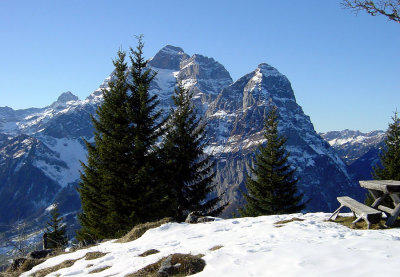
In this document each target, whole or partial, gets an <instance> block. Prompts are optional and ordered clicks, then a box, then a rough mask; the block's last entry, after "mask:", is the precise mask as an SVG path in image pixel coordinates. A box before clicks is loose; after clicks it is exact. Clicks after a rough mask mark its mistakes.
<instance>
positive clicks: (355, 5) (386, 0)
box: [342, 0, 400, 23]
mask: <svg viewBox="0 0 400 277" xmlns="http://www.w3.org/2000/svg"><path fill="white" fill-rule="evenodd" d="M342 5H343V6H344V7H345V8H347V9H352V10H354V11H355V12H359V11H366V12H367V13H369V14H370V15H372V16H376V15H384V16H386V17H387V18H388V19H389V20H392V21H395V22H397V23H400V0H380V1H372V0H343V2H342Z"/></svg>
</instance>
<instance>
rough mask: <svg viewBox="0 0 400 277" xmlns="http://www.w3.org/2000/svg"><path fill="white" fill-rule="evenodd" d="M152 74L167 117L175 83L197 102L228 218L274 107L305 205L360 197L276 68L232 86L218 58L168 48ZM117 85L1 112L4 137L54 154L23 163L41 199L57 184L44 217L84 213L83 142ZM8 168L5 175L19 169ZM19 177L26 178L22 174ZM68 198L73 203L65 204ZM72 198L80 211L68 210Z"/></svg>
mask: <svg viewBox="0 0 400 277" xmlns="http://www.w3.org/2000/svg"><path fill="white" fill-rule="evenodd" d="M156 66H159V67H156ZM149 68H150V69H152V70H154V71H156V72H157V76H156V78H155V79H154V81H153V83H152V84H151V86H150V93H151V94H157V95H158V96H159V100H160V108H162V109H163V110H164V112H168V111H169V108H170V107H171V104H172V100H171V95H172V93H173V90H174V88H175V86H176V82H177V80H180V81H181V82H182V84H183V85H184V87H185V88H186V89H188V90H189V91H190V92H191V93H192V94H193V96H194V97H193V103H194V105H195V107H196V109H197V112H198V114H199V116H203V117H204V120H205V121H206V122H207V133H208V135H209V138H210V144H209V147H208V148H207V151H208V152H209V153H211V154H213V155H214V156H215V160H216V165H215V169H216V183H217V191H216V192H215V193H219V194H221V193H223V192H226V193H225V195H224V198H225V199H224V200H225V201H228V202H230V203H231V204H232V205H231V209H230V210H228V212H226V213H225V216H230V213H231V212H233V211H234V210H235V208H236V207H237V206H239V205H241V203H242V201H243V198H242V196H241V194H240V190H239V189H244V180H245V176H246V172H250V171H249V167H250V166H251V164H252V159H253V157H254V152H255V151H256V148H257V146H258V145H259V144H260V143H263V136H262V134H263V120H264V118H265V115H266V113H267V112H268V110H269V107H270V106H272V105H275V106H277V107H278V114H279V119H280V122H281V124H280V127H279V130H280V131H281V132H282V133H283V134H284V135H286V136H287V137H288V145H287V149H288V151H289V152H290V153H291V160H290V161H291V162H292V163H293V166H294V167H297V168H298V175H297V177H299V179H300V181H299V190H300V191H302V192H304V193H305V195H306V200H310V202H309V203H310V204H309V209H308V210H310V211H320V210H323V211H328V210H332V209H333V206H335V205H336V196H338V194H341V193H346V194H349V195H352V196H354V197H355V198H357V197H361V196H360V195H361V193H360V190H359V187H358V185H357V184H356V182H355V180H354V179H353V178H352V174H351V172H350V169H349V168H348V167H347V165H346V164H344V163H343V161H342V160H341V159H340V158H339V156H337V155H336V153H335V152H334V150H333V149H332V148H331V147H330V146H329V145H328V143H326V142H325V141H324V140H323V139H322V138H321V137H320V136H319V135H318V134H317V133H316V132H315V130H314V127H313V124H312V122H311V120H310V118H309V116H307V115H305V114H304V112H303V110H302V108H301V107H300V106H299V105H298V104H297V103H296V98H295V94H294V92H293V89H292V87H291V84H290V81H289V80H288V78H287V77H286V76H285V75H283V74H281V73H280V72H279V71H278V70H277V69H276V68H274V67H273V66H270V65H268V64H266V63H261V64H259V65H258V66H257V67H256V68H255V69H254V70H253V71H252V72H250V73H248V74H246V75H245V76H243V77H241V78H239V79H238V80H236V81H235V82H234V81H233V80H232V78H231V76H230V74H229V72H228V71H227V70H226V69H225V68H224V66H223V65H222V64H220V63H218V62H217V61H215V60H214V59H213V58H208V57H206V56H203V55H200V54H194V55H192V56H190V55H188V54H186V53H185V52H184V51H183V50H182V48H179V47H175V46H170V45H169V46H165V47H164V48H162V49H161V50H160V51H159V52H158V53H156V55H155V56H154V57H153V58H152V59H150V61H149ZM112 78H113V74H112V73H111V74H110V76H108V77H106V78H105V80H104V82H103V83H102V84H100V86H99V88H98V89H96V90H95V91H94V92H92V93H91V94H90V95H88V97H86V98H85V99H84V100H79V99H77V98H76V96H75V97H74V96H73V94H72V93H68V92H67V93H66V94H62V95H60V97H59V100H60V102H58V104H57V105H56V106H54V107H51V105H50V106H47V107H46V108H42V110H40V109H33V110H29V113H28V112H25V117H23V116H20V117H19V121H18V120H16V119H17V118H15V117H14V118H13V117H11V116H10V117H8V118H7V113H6V112H4V113H2V109H1V108H0V134H1V133H3V135H1V136H6V137H7V136H8V137H13V136H14V137H15V136H18V135H21V134H24V135H26V136H28V137H29V138H31V139H34V140H38V141H39V142H40V143H42V144H43V145H44V146H46V148H47V149H48V150H46V151H45V152H46V153H45V154H43V155H44V156H51V157H52V158H53V162H52V164H49V163H47V162H36V163H35V162H32V163H29V162H27V161H25V160H24V162H25V163H26V165H27V166H28V167H29V168H30V169H31V170H34V171H35V172H36V171H37V174H36V175H34V176H32V177H35V178H38V179H37V180H36V181H35V182H36V183H38V186H39V187H38V189H37V190H38V191H40V189H39V188H40V185H39V183H40V178H47V179H48V180H51V181H49V182H50V183H53V182H54V185H53V186H52V188H49V189H47V192H49V193H48V194H46V192H43V193H42V194H41V197H43V198H46V199H48V200H47V202H46V204H43V205H42V207H41V208H40V209H45V208H46V205H50V204H51V203H52V202H53V201H54V200H55V199H58V201H60V202H62V204H61V205H60V211H61V212H63V213H66V212H68V213H75V214H76V213H77V212H78V211H79V203H78V202H79V197H78V195H77V192H76V191H75V192H74V189H75V187H76V185H77V183H78V182H79V167H80V163H79V161H82V162H85V155H86V151H85V149H84V144H83V142H82V138H85V139H87V140H89V141H91V140H92V138H93V126H92V125H91V121H90V116H91V115H95V111H96V109H97V107H98V106H99V105H100V104H101V102H102V90H104V89H107V84H108V82H109V81H110V80H112ZM54 103H57V101H56V102H54ZM39 110H40V111H41V112H39ZM1 136H0V143H1V144H0V161H1V160H2V159H1V151H2V149H5V147H7V144H8V140H2V139H1ZM22 142H23V141H18V143H17V144H18V145H17V146H18V147H19V148H20V149H23V145H22ZM39 156H40V155H34V158H33V159H34V160H35V159H36V160H37V161H39V160H40V157H39ZM21 157H22V156H21ZM3 160H4V163H5V164H4V168H7V166H8V165H9V164H12V163H13V162H14V161H13V160H7V162H6V159H3ZM72 172H75V173H72ZM0 173H1V172H0ZM6 173H7V172H2V174H4V175H5V174H6ZM15 174H16V175H15V176H17V177H18V176H20V175H18V174H19V173H18V172H16V173H15ZM43 176H46V177H43ZM63 176H69V177H68V178H67V177H63ZM59 182H63V183H62V184H60V183H59ZM11 187H12V186H11V184H10V182H9V180H7V178H6V179H4V180H3V182H1V183H0V197H1V193H2V188H3V190H4V188H11ZM11 191H12V189H11ZM38 194H40V193H38ZM64 194H65V195H68V197H69V198H68V199H69V200H68V199H64V200H63V195H64ZM71 197H72V198H73V199H74V200H73V201H72V203H75V204H74V205H75V206H74V205H72V204H70V203H68V201H70V199H71ZM49 199H50V200H49ZM67 200H68V201H67ZM27 202H29V201H27ZM32 207H33V206H32ZM64 207H65V208H64ZM40 209H39V208H38V210H40ZM9 220H12V219H11V218H10V219H9Z"/></svg>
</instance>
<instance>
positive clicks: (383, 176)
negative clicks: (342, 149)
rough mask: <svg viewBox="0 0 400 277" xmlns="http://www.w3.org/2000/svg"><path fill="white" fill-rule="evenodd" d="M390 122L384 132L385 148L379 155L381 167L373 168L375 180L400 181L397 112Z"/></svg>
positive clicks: (399, 145)
mask: <svg viewBox="0 0 400 277" xmlns="http://www.w3.org/2000/svg"><path fill="white" fill-rule="evenodd" d="M392 120H393V122H392V123H390V124H389V128H388V130H387V132H386V138H385V141H384V142H385V147H384V148H383V149H382V152H381V154H380V163H381V165H379V164H378V165H376V166H375V167H374V168H373V177H374V179H376V180H397V181H400V118H399V117H398V115H397V112H395V113H394V116H393V117H392Z"/></svg>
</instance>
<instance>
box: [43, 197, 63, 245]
mask: <svg viewBox="0 0 400 277" xmlns="http://www.w3.org/2000/svg"><path fill="white" fill-rule="evenodd" d="M62 221H63V218H62V217H60V213H59V212H58V205H57V204H55V206H54V208H53V209H52V210H51V211H50V215H49V221H48V222H47V227H46V234H47V248H64V247H65V246H66V245H67V243H68V239H67V235H66V226H65V225H63V223H62Z"/></svg>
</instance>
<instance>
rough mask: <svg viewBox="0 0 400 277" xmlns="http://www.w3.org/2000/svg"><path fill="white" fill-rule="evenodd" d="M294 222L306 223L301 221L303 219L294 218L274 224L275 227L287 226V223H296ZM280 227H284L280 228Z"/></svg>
mask: <svg viewBox="0 0 400 277" xmlns="http://www.w3.org/2000/svg"><path fill="white" fill-rule="evenodd" d="M294 221H304V219H301V218H298V217H293V218H291V219H287V220H281V221H278V222H275V223H274V224H275V225H282V224H286V223H289V222H294ZM278 227H282V226H278Z"/></svg>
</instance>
